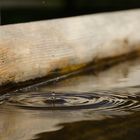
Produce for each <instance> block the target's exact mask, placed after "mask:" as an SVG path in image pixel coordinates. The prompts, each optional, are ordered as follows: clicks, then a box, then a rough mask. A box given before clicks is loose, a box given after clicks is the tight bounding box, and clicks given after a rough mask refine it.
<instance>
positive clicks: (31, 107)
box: [0, 59, 140, 140]
mask: <svg viewBox="0 0 140 140" xmlns="http://www.w3.org/2000/svg"><path fill="white" fill-rule="evenodd" d="M0 104H1V107H0V114H1V115H0V130H1V131H0V140H56V139H68V140H72V139H73V140H85V139H88V140H93V139H95V140H114V139H116V140H118V139H127V140H129V139H138V138H139V137H140V134H139V131H140V119H139V118H140V112H139V111H140V59H136V60H132V61H128V62H124V63H121V64H119V65H116V66H113V67H111V68H109V69H107V70H104V71H102V72H99V73H97V72H96V73H95V72H94V71H92V70H91V71H90V72H86V73H83V74H81V75H77V76H73V77H69V78H68V79H65V80H62V81H57V80H56V81H54V83H53V84H50V85H47V84H45V83H43V84H42V85H39V86H35V87H28V88H25V89H22V90H20V91H17V92H13V93H7V94H5V95H2V96H0Z"/></svg>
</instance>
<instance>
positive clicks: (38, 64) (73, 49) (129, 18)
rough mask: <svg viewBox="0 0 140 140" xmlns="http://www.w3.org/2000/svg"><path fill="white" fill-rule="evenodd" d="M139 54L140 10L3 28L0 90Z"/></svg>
mask: <svg viewBox="0 0 140 140" xmlns="http://www.w3.org/2000/svg"><path fill="white" fill-rule="evenodd" d="M134 51H137V52H139V51H140V10H130V11H121V12H114V13H103V14H95V15H87V16H79V17H72V18H63V19H56V20H47V21H39V22H31V23H24V24H15V25H8V26H1V27H0V85H5V84H8V83H18V82H23V81H27V80H31V79H35V78H40V77H44V76H46V75H49V74H51V73H55V72H61V73H65V72H69V71H73V70H76V69H79V68H81V67H83V66H85V65H86V64H87V63H90V62H92V61H95V60H101V59H104V58H112V57H116V56H120V55H125V54H127V53H130V52H134Z"/></svg>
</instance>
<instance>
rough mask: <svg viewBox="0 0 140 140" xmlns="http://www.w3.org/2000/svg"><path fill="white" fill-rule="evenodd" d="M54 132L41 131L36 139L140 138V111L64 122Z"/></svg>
mask: <svg viewBox="0 0 140 140" xmlns="http://www.w3.org/2000/svg"><path fill="white" fill-rule="evenodd" d="M62 126H63V128H62V129H61V130H58V131H54V132H47V133H41V134H39V135H37V137H38V138H35V139H34V140H56V139H58V138H59V139H64V140H65V139H67V140H93V139H94V140H138V139H139V138H140V133H139V132H140V113H139V112H137V113H135V114H133V115H128V116H123V117H118V118H111V119H105V120H101V121H82V122H75V123H68V124H62Z"/></svg>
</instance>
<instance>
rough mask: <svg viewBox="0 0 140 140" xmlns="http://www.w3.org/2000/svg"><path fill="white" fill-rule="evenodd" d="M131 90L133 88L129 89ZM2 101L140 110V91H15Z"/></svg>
mask: <svg viewBox="0 0 140 140" xmlns="http://www.w3.org/2000/svg"><path fill="white" fill-rule="evenodd" d="M129 91H131V90H129ZM1 103H3V104H6V105H12V106H17V107H22V108H25V109H41V110H42V109H46V110H76V109H93V110H120V111H122V110H129V111H130V110H139V109H140V95H139V93H138V92H131V93H128V92H127V91H124V90H123V91H115V90H114V91H100V92H99V91H98V92H93V93H42V92H29V93H26V94H25V93H14V94H13V95H12V96H7V97H6V99H5V101H4V100H3V102H2V101H1Z"/></svg>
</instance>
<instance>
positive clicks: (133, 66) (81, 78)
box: [31, 58, 140, 92]
mask: <svg viewBox="0 0 140 140" xmlns="http://www.w3.org/2000/svg"><path fill="white" fill-rule="evenodd" d="M139 64H140V59H139V58H138V59H134V60H131V61H126V62H123V63H121V64H118V65H115V66H113V67H110V68H108V69H106V70H104V71H100V72H99V71H94V70H90V71H87V72H85V73H83V74H79V75H77V76H73V77H69V78H67V79H65V80H62V81H58V82H54V84H50V85H45V84H44V86H40V87H39V88H38V90H37V91H44V92H45V91H46V92H47V91H55V92H83V91H85V92H92V91H95V90H101V89H102V90H105V89H112V88H120V87H130V86H139V85H140V84H139V83H140V74H139V73H140V66H139ZM31 90H32V89H31Z"/></svg>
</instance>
